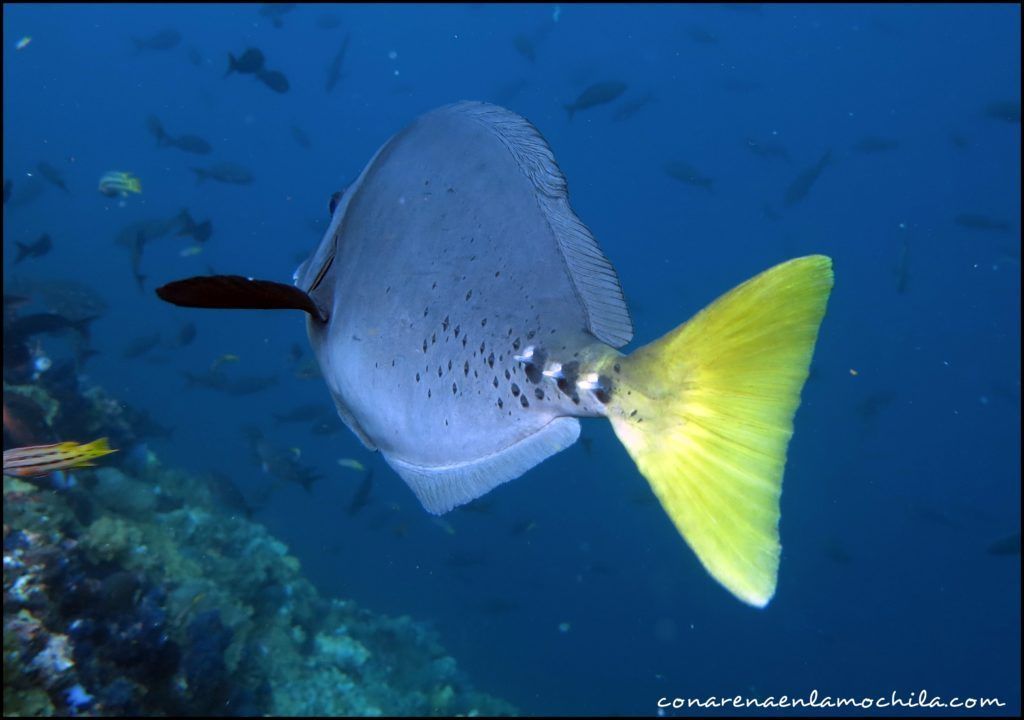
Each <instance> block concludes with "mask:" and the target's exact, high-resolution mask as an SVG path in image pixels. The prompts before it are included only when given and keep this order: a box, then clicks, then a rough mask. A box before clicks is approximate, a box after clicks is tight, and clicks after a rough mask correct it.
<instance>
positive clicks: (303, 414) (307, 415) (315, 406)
mask: <svg viewBox="0 0 1024 720" xmlns="http://www.w3.org/2000/svg"><path fill="white" fill-rule="evenodd" d="M330 413H331V409H330V407H329V406H328V405H325V404H324V403H311V404H309V405H299V406H298V407H295V408H292V409H291V410H289V411H287V412H283V413H271V415H273V417H274V420H276V421H277V422H278V423H295V422H309V421H310V420H316V419H318V418H322V417H324V416H325V415H327V414H330Z"/></svg>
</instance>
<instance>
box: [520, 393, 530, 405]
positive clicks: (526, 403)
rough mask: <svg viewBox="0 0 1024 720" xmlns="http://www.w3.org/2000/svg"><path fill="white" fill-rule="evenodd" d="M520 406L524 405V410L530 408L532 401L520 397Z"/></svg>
mask: <svg viewBox="0 0 1024 720" xmlns="http://www.w3.org/2000/svg"><path fill="white" fill-rule="evenodd" d="M519 404H520V405H522V406H523V407H524V408H528V407H530V401H529V400H527V399H526V396H525V395H520V396H519Z"/></svg>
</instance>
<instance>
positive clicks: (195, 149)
mask: <svg viewBox="0 0 1024 720" xmlns="http://www.w3.org/2000/svg"><path fill="white" fill-rule="evenodd" d="M172 144H173V145H174V147H176V148H178V149H179V150H184V151H185V152H190V153H194V154H196V155H209V154H210V152H212V151H213V146H212V145H210V143H208V142H207V141H206V140H204V139H203V138H201V137H199V136H198V135H178V136H177V137H176V138H174V141H173V142H172Z"/></svg>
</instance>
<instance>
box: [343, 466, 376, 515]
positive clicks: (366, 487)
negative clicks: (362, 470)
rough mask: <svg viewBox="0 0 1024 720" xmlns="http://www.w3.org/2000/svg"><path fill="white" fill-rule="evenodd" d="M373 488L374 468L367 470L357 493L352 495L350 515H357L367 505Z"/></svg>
mask: <svg viewBox="0 0 1024 720" xmlns="http://www.w3.org/2000/svg"><path fill="white" fill-rule="evenodd" d="M371 490H373V468H370V469H368V470H367V471H366V474H365V475H364V476H363V480H362V482H360V483H359V487H358V488H356V491H355V494H353V495H352V500H351V502H349V504H348V514H349V515H357V514H359V511H360V510H362V509H363V508H364V507H366V505H367V503H369V502H370V491H371Z"/></svg>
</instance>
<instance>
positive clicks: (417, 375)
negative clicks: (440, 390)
mask: <svg viewBox="0 0 1024 720" xmlns="http://www.w3.org/2000/svg"><path fill="white" fill-rule="evenodd" d="M419 381H420V374H419V373H416V382H419Z"/></svg>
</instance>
